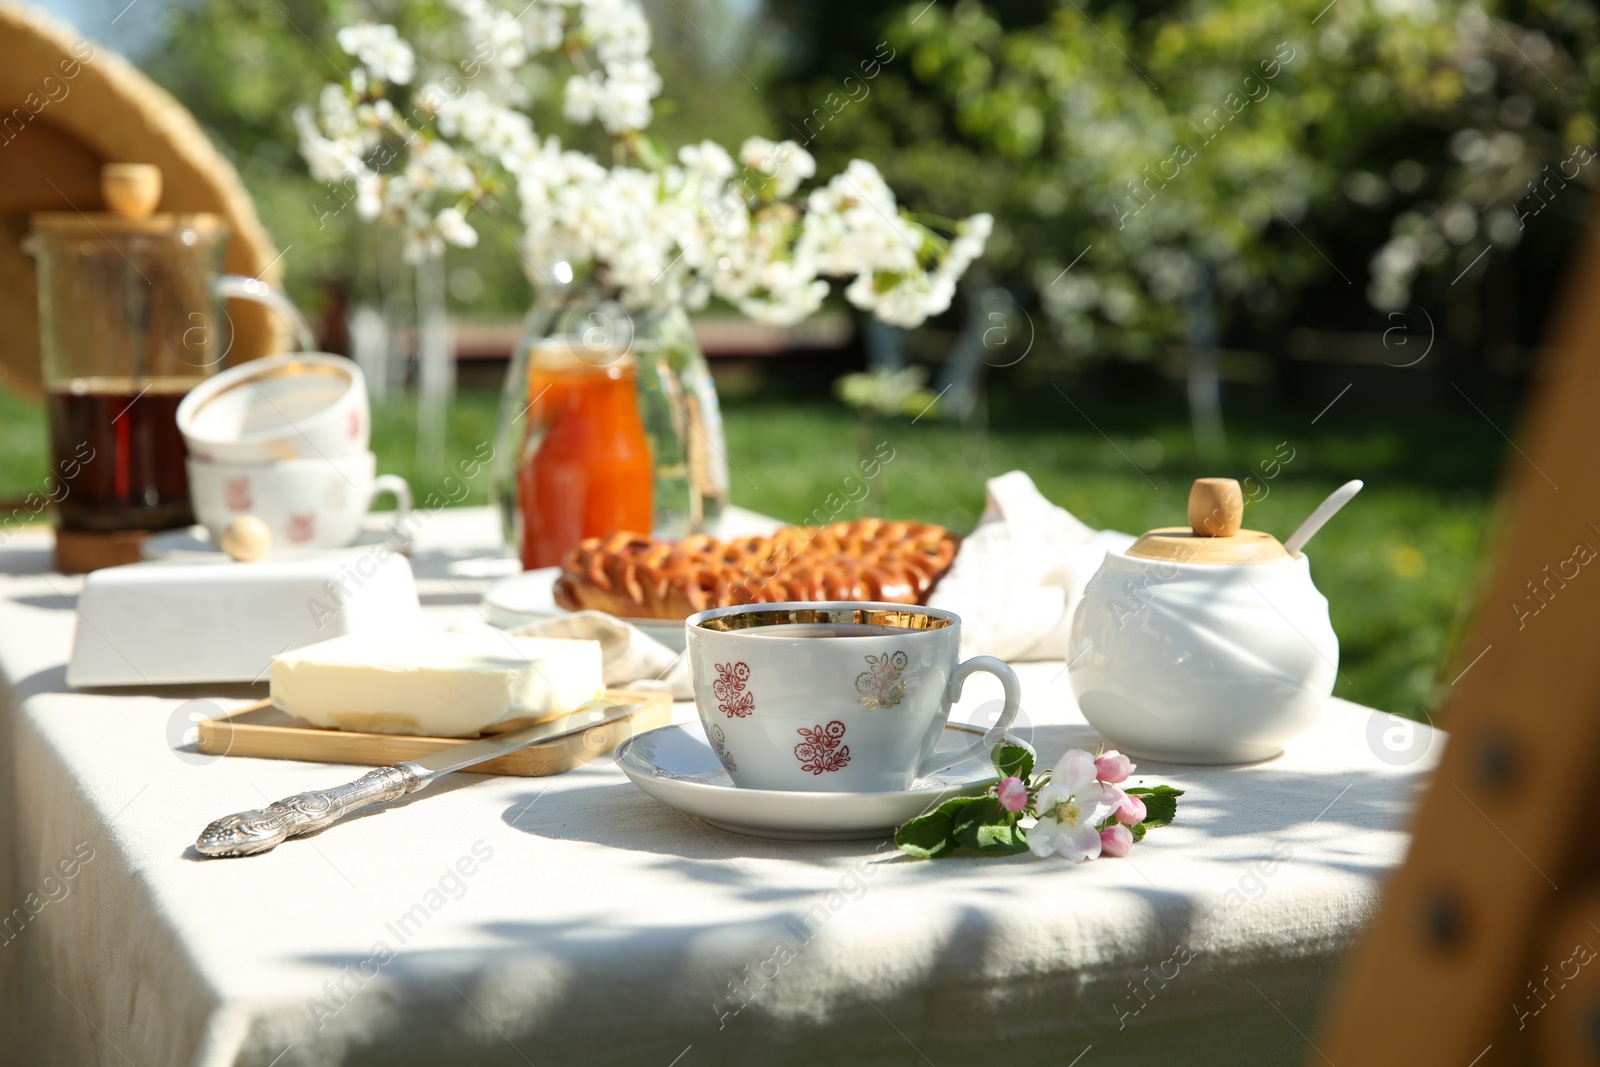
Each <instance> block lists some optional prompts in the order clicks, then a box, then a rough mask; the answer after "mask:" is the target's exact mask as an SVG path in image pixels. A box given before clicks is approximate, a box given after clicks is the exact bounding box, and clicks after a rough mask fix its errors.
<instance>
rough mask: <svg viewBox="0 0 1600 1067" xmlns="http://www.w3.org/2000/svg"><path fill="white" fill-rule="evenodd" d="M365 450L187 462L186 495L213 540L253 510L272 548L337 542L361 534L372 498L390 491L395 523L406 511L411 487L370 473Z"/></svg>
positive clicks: (373, 460)
mask: <svg viewBox="0 0 1600 1067" xmlns="http://www.w3.org/2000/svg"><path fill="white" fill-rule="evenodd" d="M376 468H377V457H375V456H374V455H373V454H372V453H371V452H363V453H361V454H360V455H356V456H341V457H339V458H337V459H298V460H286V461H284V462H282V463H216V462H212V463H207V462H205V461H204V460H198V459H191V460H190V461H189V497H190V499H191V500H192V501H193V503H194V513H195V518H197V519H199V520H200V522H201V524H202V525H204V526H205V527H206V529H207V531H208V532H209V533H210V534H211V540H212V543H213V544H216V543H219V542H220V539H221V537H222V529H223V527H225V526H227V525H228V523H230V522H232V521H233V520H234V519H235V518H237V517H239V516H240V515H254V516H255V517H256V518H258V519H260V520H261V521H262V522H264V523H266V524H267V529H268V530H270V531H271V532H272V551H273V552H274V553H280V552H283V551H286V550H294V549H306V548H343V547H344V546H346V545H349V544H351V543H353V542H354V541H355V540H356V538H357V536H359V535H360V533H361V530H362V526H363V525H364V523H365V521H366V518H367V512H368V511H370V510H371V508H372V503H373V501H374V500H375V499H376V498H377V497H378V496H380V495H382V494H383V493H393V494H394V495H395V498H396V499H397V501H398V510H397V512H396V514H395V520H394V521H395V523H396V524H398V525H397V526H396V529H400V528H401V527H402V526H404V525H406V524H405V519H406V516H407V515H408V514H409V513H410V511H411V489H410V487H409V486H408V485H406V482H405V479H403V478H400V477H398V476H397V475H393V474H382V475H375V471H376Z"/></svg>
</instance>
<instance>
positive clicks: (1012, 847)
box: [954, 796, 1028, 856]
mask: <svg viewBox="0 0 1600 1067" xmlns="http://www.w3.org/2000/svg"><path fill="white" fill-rule="evenodd" d="M973 799H974V800H976V801H977V803H976V804H972V805H969V806H968V807H966V808H964V809H962V811H961V813H960V814H959V815H957V816H956V820H955V833H954V837H955V842H956V845H957V846H959V847H960V848H964V849H966V850H967V851H968V852H976V853H978V854H979V855H981V856H993V855H1001V856H1009V855H1013V854H1014V853H1016V852H1019V851H1021V849H1025V848H1027V847H1028V845H1027V839H1026V838H1024V837H1022V836H1021V835H1019V834H1017V833H1015V830H1016V823H1017V817H1016V816H1015V815H1013V814H1012V813H1011V812H1009V811H1007V810H1006V809H1004V808H1002V807H1001V806H1000V802H999V801H998V800H996V799H995V798H994V797H990V796H983V797H974V798H973ZM1019 845H1020V847H1019Z"/></svg>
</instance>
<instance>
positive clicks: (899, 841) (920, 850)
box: [894, 797, 986, 860]
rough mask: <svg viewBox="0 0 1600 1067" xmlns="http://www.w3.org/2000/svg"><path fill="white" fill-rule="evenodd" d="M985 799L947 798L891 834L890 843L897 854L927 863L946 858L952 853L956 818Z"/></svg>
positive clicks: (954, 846)
mask: <svg viewBox="0 0 1600 1067" xmlns="http://www.w3.org/2000/svg"><path fill="white" fill-rule="evenodd" d="M984 799H986V798H984V797H951V798H950V799H949V800H947V801H945V802H944V803H943V804H940V805H939V806H938V807H937V808H935V809H933V810H932V811H930V812H926V813H924V814H922V815H918V816H917V817H916V818H915V819H912V820H910V821H909V822H907V823H906V824H905V825H904V826H902V827H900V829H898V830H896V831H895V832H894V843H895V844H896V845H897V846H898V847H899V849H900V851H901V852H904V853H905V854H906V855H908V856H915V857H917V858H918V859H924V860H931V859H939V858H940V857H943V856H948V855H950V854H952V853H953V852H955V850H956V840H955V828H956V820H957V818H958V817H959V816H960V815H961V814H962V813H963V812H964V811H965V809H967V808H969V807H971V806H972V805H973V804H976V803H978V802H980V801H982V800H984Z"/></svg>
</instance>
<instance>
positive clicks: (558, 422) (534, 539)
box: [517, 346, 653, 570]
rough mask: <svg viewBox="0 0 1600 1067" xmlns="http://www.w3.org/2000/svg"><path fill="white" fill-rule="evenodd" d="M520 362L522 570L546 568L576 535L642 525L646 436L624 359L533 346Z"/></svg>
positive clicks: (647, 524)
mask: <svg viewBox="0 0 1600 1067" xmlns="http://www.w3.org/2000/svg"><path fill="white" fill-rule="evenodd" d="M531 355H532V358H531V359H530V360H529V367H528V394H527V395H528V396H529V397H531V398H532V400H531V402H530V403H529V406H528V412H527V426H528V433H527V438H526V441H525V444H524V446H523V451H522V461H521V467H520V469H519V470H518V472H517V489H518V507H519V508H520V510H521V513H522V516H521V517H522V545H521V550H522V566H523V568H524V569H529V570H531V569H533V568H535V567H553V566H556V565H558V564H559V563H560V562H561V557H562V556H564V555H565V554H566V552H567V550H568V549H570V548H575V547H577V544H578V542H580V541H582V540H583V539H584V538H586V537H602V536H604V535H606V534H609V533H613V532H615V531H617V530H631V531H635V532H638V533H645V534H648V533H649V532H650V529H651V526H652V510H651V507H652V501H651V487H652V476H653V472H652V466H651V462H650V442H649V439H648V438H646V437H645V432H644V423H643V421H642V420H641V419H640V416H639V401H638V395H637V384H636V383H637V377H638V371H637V369H636V365H635V363H634V361H633V358H632V356H631V355H624V356H621V357H617V356H615V355H614V354H607V358H608V359H609V360H610V362H609V363H608V364H607V365H605V366H596V365H595V364H594V363H593V362H590V361H588V360H586V359H584V358H580V356H579V355H578V354H574V353H573V352H572V351H571V350H570V349H567V348H566V347H564V346H563V347H560V348H557V347H555V346H550V347H541V348H537V349H535V350H534V352H533V353H532V354H531Z"/></svg>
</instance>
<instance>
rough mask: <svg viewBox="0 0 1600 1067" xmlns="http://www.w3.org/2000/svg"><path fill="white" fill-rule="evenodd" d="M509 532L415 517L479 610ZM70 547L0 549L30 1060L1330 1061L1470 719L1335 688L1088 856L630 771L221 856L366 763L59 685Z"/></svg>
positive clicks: (450, 786)
mask: <svg viewBox="0 0 1600 1067" xmlns="http://www.w3.org/2000/svg"><path fill="white" fill-rule="evenodd" d="M492 540H493V526H492V520H491V518H490V515H489V513H488V512H487V511H486V510H472V511H462V512H455V513H445V514H441V515H440V516H437V517H436V518H435V519H434V520H433V521H432V522H431V523H430V524H429V525H428V526H427V527H426V528H425V529H424V530H423V541H422V545H421V550H420V551H419V555H418V561H417V569H418V573H419V586H420V589H421V593H422V597H423V602H424V604H425V605H426V606H427V610H428V611H429V612H431V613H432V614H434V615H435V616H437V617H438V618H440V619H441V620H444V619H447V618H448V619H470V618H475V617H476V611H475V608H474V607H473V605H474V604H475V602H476V600H477V598H478V596H479V595H480V594H481V592H482V590H483V589H484V588H485V587H486V585H487V584H488V579H486V578H483V577H475V576H474V575H481V573H482V570H481V568H478V567H475V566H474V565H473V564H472V563H471V562H470V560H471V559H472V558H473V557H475V556H481V555H484V554H486V553H487V552H488V550H489V546H490V545H491V543H492ZM48 561H49V552H48V537H47V536H46V535H45V533H44V532H43V531H38V532H32V531H30V532H29V533H28V534H25V535H23V536H19V537H18V538H16V539H15V540H14V541H13V542H12V543H11V545H10V546H9V547H7V548H6V549H5V550H4V551H0V678H3V681H4V683H5V685H6V687H7V691H6V692H4V693H3V695H0V724H3V730H4V733H3V735H0V739H3V741H4V747H3V749H0V804H3V808H0V811H3V815H0V849H3V851H0V875H3V877H0V889H3V890H4V892H5V896H4V898H3V905H4V906H5V907H6V908H7V909H15V910H11V911H10V917H9V918H8V919H6V921H5V923H4V925H3V927H0V939H3V940H4V944H3V945H0V968H3V970H0V975H3V979H0V981H3V985H0V1000H3V1002H4V1004H5V1005H6V1009H5V1010H7V1011H8V1013H9V1018H8V1019H7V1026H8V1030H9V1035H8V1036H7V1037H6V1038H5V1041H4V1044H5V1046H6V1049H7V1051H6V1053H5V1055H4V1056H3V1057H0V1058H4V1059H5V1060H6V1062H14V1063H18V1064H22V1063H26V1064H29V1065H36V1064H50V1063H60V1064H72V1065H75V1067H77V1065H84V1064H134V1065H138V1067H167V1065H177V1064H197V1065H222V1064H259V1065H277V1067H289V1065H293V1064H326V1063H336V1062H342V1063H373V1064H377V1063H382V1064H400V1063H405V1064H411V1063H415V1064H443V1063H457V1062H471V1063H473V1064H475V1065H479V1067H487V1065H492V1064H524V1063H537V1064H540V1065H541V1067H544V1065H548V1064H591V1063H640V1064H654V1065H659V1067H669V1065H672V1064H678V1065H681V1067H695V1065H698V1064H712V1063H740V1064H746V1063H747V1064H786V1063H795V1064H812V1063H818V1062H827V1060H828V1058H829V1057H833V1058H834V1059H835V1061H836V1062H840V1063H851V1064H855V1063H873V1064H875V1063H885V1064H914V1063H918V1064H920V1063H933V1064H939V1065H950V1064H957V1063H963V1062H972V1063H992V1062H1000V1061H1004V1062H1007V1063H1018V1064H1023V1063H1045V1062H1048V1063H1052V1064H1060V1065H1066V1064H1069V1063H1077V1062H1080V1061H1077V1060H1075V1059H1074V1057H1076V1056H1079V1055H1080V1054H1081V1053H1083V1052H1084V1050H1085V1049H1086V1048H1089V1047H1090V1046H1092V1052H1090V1053H1089V1054H1088V1055H1087V1056H1086V1057H1085V1058H1084V1059H1083V1060H1082V1061H1081V1062H1082V1063H1083V1064H1084V1065H1086V1067H1093V1065H1094V1064H1098V1063H1109V1062H1121V1063H1124V1064H1138V1063H1158V1062H1159V1063H1163V1064H1168V1063H1183V1064H1230V1065H1232V1064H1242V1063H1248V1064H1253V1065H1256V1064H1269V1063H1283V1064H1290V1063H1300V1062H1303V1061H1304V1059H1305V1058H1306V1056H1307V1055H1308V1053H1309V1049H1308V1046H1307V1045H1306V1043H1305V1039H1304V1038H1303V1037H1302V1036H1301V1032H1306V1033H1309V1032H1310V1031H1311V1030H1312V1029H1313V1027H1314V1025H1315V1017H1316V1013H1317V1009H1318V1006H1319V1002H1320V998H1321V997H1322V995H1323V993H1324V992H1325V990H1326V989H1327V987H1328V984H1329V981H1330V978H1331V976H1332V974H1333V970H1334V968H1335V965H1336V963H1337V958H1338V955H1339V953H1340V952H1341V950H1342V949H1343V948H1344V947H1345V946H1347V945H1348V944H1349V943H1350V942H1351V940H1352V938H1353V936H1354V935H1355V933H1356V931H1357V930H1358V928H1359V927H1360V925H1361V923H1362V921H1363V919H1364V918H1365V916H1366V915H1367V914H1368V912H1369V910H1370V909H1371V907H1372V906H1373V904H1374V901H1375V898H1376V895H1377V892H1378V887H1379V883H1380V882H1381V880H1382V878H1383V876H1384V874H1385V872H1387V871H1388V870H1390V869H1391V868H1392V867H1394V866H1395V864H1396V863H1398V862H1399V860H1400V859H1401V857H1402V856H1403V854H1404V851H1405V848H1406V843H1407V837H1406V834H1405V833H1404V831H1403V826H1404V823H1405V821H1406V818H1407V814H1408V812H1409V811H1410V809H1411V806H1412V804H1413V803H1414V801H1415V799H1416V797H1417V795H1418V793H1419V791H1420V790H1421V789H1422V788H1423V785H1424V780H1425V775H1426V772H1427V770H1428V769H1430V768H1431V767H1432V765H1433V763H1434V762H1435V759H1436V757H1437V754H1438V753H1437V749H1438V748H1439V742H1440V741H1441V740H1442V736H1431V735H1429V734H1427V732H1426V730H1425V728H1419V729H1422V732H1421V733H1420V734H1419V735H1417V737H1416V738H1414V739H1413V749H1414V751H1415V752H1419V753H1420V752H1423V751H1426V750H1427V749H1429V747H1430V737H1431V741H1432V743H1431V749H1432V751H1427V754H1426V755H1424V756H1421V757H1420V758H1416V759H1413V760H1411V761H1410V762H1405V761H1404V759H1402V758H1401V757H1397V756H1396V755H1395V753H1394V752H1393V751H1392V747H1391V748H1384V747H1383V743H1382V742H1381V741H1378V740H1375V739H1376V738H1379V737H1381V736H1382V729H1383V728H1384V727H1386V726H1393V724H1392V723H1388V722H1386V721H1385V720H1386V717H1377V718H1375V715H1376V713H1373V712H1370V711H1368V710H1366V709H1363V708H1360V707H1357V706H1354V705H1351V704H1346V703H1342V702H1338V701H1335V702H1334V703H1333V704H1332V706H1330V708H1329V709H1328V712H1327V714H1326V716H1325V717H1324V719H1323V720H1322V722H1321V723H1320V724H1319V725H1318V726H1317V727H1316V728H1315V729H1314V730H1313V731H1312V732H1311V733H1310V734H1309V735H1307V736H1306V737H1304V738H1302V739H1301V740H1300V741H1298V742H1297V743H1296V744H1295V745H1294V746H1293V747H1292V748H1291V750H1290V751H1289V752H1288V753H1287V754H1286V755H1285V756H1284V757H1282V758H1281V759H1278V760H1276V761H1273V762H1270V763H1267V764H1264V765H1261V766H1256V767H1247V768H1219V769H1204V768H1187V767H1185V768H1179V767H1147V768H1141V771H1144V770H1149V771H1152V772H1154V773H1153V774H1152V776H1151V777H1152V779H1153V780H1162V781H1167V782H1170V783H1172V784H1174V785H1177V786H1180V787H1182V788H1184V789H1187V790H1188V791H1189V792H1188V795H1187V796H1185V797H1184V799H1183V802H1182V806H1181V808H1180V816H1179V821H1178V823H1177V825H1175V826H1173V827H1170V828H1167V829H1164V830H1159V831H1156V832H1154V833H1152V834H1151V835H1150V837H1149V838H1148V839H1147V841H1146V842H1145V843H1144V844H1142V845H1140V846H1138V847H1137V848H1136V850H1135V851H1134V854H1133V856H1132V857H1131V859H1128V860H1103V861H1099V862H1095V863H1090V864H1087V865H1083V866H1075V865H1071V864H1067V863H1064V862H1061V861H1058V860H1053V859H1052V860H1037V859H1034V858H1032V857H1026V858H1019V859H1013V860H1009V861H995V860H978V859H954V860H944V861H937V862H917V861H912V860H909V859H906V858H902V857H898V856H896V855H895V854H894V852H893V850H892V847H890V846H886V845H883V844H879V843H875V842H854V843H849V842H846V843H817V844H812V843H794V842H781V841H768V840H762V839H758V838H749V837H741V836H738V835H734V834H730V833H725V832H723V831H720V830H716V829H713V828H711V827H709V826H706V825H705V824H702V823H699V822H697V821H695V820H693V819H690V818H688V817H686V816H684V815H682V814H680V813H678V812H676V811H673V810H671V809H669V808H666V807H664V806H662V805H661V804H659V803H657V802H656V801H654V800H652V799H650V798H648V797H646V796H645V795H643V794H642V793H640V792H639V791H638V790H636V789H635V788H634V787H633V786H632V785H631V784H630V783H629V782H628V781H627V780H626V779H625V778H624V777H623V775H622V773H621V772H620V771H618V770H617V769H616V768H615V767H614V766H611V765H610V764H609V763H607V762H601V763H598V764H594V765H591V766H588V767H585V768H583V769H580V770H578V771H575V772H572V773H570V774H567V775H565V776H562V777H559V778H552V779H524V778H490V777H480V776H473V775H466V776H459V777H458V778H456V779H455V780H453V781H451V782H448V783H444V784H442V785H441V786H440V787H438V788H436V789H434V790H431V791H429V792H426V793H423V794H421V795H419V796H416V797H413V798H410V800H409V801H408V802H403V803H400V804H396V805H394V806H393V807H391V808H389V809H387V810H382V811H379V812H375V813H372V814H368V815H364V816H361V817H358V818H353V819H350V820H348V821H346V822H343V823H340V824H338V825H336V826H335V827H333V828H332V829H330V830H328V831H326V832H324V833H323V834H321V835H320V836H317V837H315V838H311V839H306V840H302V841H295V842H290V843H289V844H287V845H285V846H284V847H281V848H279V849H277V850H276V851H274V852H271V853H268V854H266V855H263V856H260V857H255V858H251V859H242V860H227V861H216V860H209V861H208V860H201V859H198V858H195V856H194V854H193V853H192V851H189V846H190V844H191V843H192V841H193V840H194V837H195V835H196V833H198V831H199V830H200V828H201V827H202V826H204V825H205V824H206V823H207V822H208V821H210V820H211V819H212V818H215V817H216V816H218V815H221V814H224V813H227V812H231V811H237V810H240V809H243V808H249V807H253V806H259V805H261V804H263V803H265V802H267V801H271V800H274V799H276V798H278V797H282V796H285V795H288V794H291V793H295V792H299V791H301V790H304V789H308V788H314V787H320V786H327V785H331V784H336V783H338V782H342V781H345V780H347V779H349V778H353V777H355V774H356V773H359V770H358V769H353V768H347V767H338V766H330V765H319V764H310V763H295V762H285V761H272V760H254V759H238V758H221V759H214V760H213V759H208V758H206V757H201V756H199V755H198V754H195V753H193V752H192V751H182V750H179V751H175V750H174V747H173V744H174V741H173V740H171V739H170V736H169V735H171V733H172V730H173V729H174V725H173V724H174V718H173V717H174V709H175V708H176V707H177V706H178V705H179V704H180V703H181V702H182V701H183V700H185V699H194V698H196V697H207V698H211V699H217V700H218V703H220V704H222V705H223V706H225V707H226V706H231V703H230V702H231V701H237V700H241V699H244V698H247V697H249V696H251V695H252V692H251V691H244V690H238V691H235V692H233V693H231V694H227V699H223V694H224V692H225V691H219V690H217V689H216V688H215V687H212V688H209V689H205V690H197V691H194V692H185V691H175V692H163V693H160V694H154V693H148V692H122V693H116V694H111V693H93V694H89V693H71V692H69V691H67V689H66V687H65V683H64V680H63V664H64V663H65V660H66V658H67V654H68V650H69V647H70V642H71V636H72V630H73V625H74V619H75V616H74V611H73V598H74V595H75V593H76V590H77V588H78V585H79V583H78V581H77V580H75V579H69V578H64V577H61V576H59V575H54V574H50V573H48ZM464 561H465V562H464ZM1019 674H1020V675H1021V677H1022V681H1023V693H1024V709H1025V710H1024V720H1025V721H1026V723H1027V724H1028V728H1029V729H1031V731H1032V738H1033V742H1034V744H1035V745H1036V747H1038V749H1039V750H1040V753H1041V756H1042V757H1043V758H1045V759H1047V760H1053V759H1054V758H1055V757H1056V756H1058V755H1059V754H1060V752H1061V751H1063V750H1064V749H1065V748H1067V747H1070V746H1072V745H1079V746H1084V747H1090V746H1092V744H1093V743H1094V741H1095V737H1094V734H1093V732H1092V731H1091V730H1090V729H1089V728H1088V727H1087V726H1086V725H1085V724H1084V722H1083V720H1082V719H1081V717H1080V716H1079V715H1078V712H1077V709H1076V707H1075V705H1074V702H1073V699H1072V696H1071V693H1070V690H1069V688H1068V684H1067V678H1066V676H1065V672H1064V670H1063V668H1062V665H1061V664H1059V663H1055V664H1027V665H1023V667H1022V668H1021V669H1020V671H1019ZM996 695H997V694H996V693H992V692H990V691H989V690H987V689H985V688H983V687H982V685H981V684H980V683H978V682H975V683H974V684H973V685H972V686H971V687H970V691H969V696H968V699H967V700H966V701H965V702H964V705H963V707H964V708H965V710H966V711H967V712H969V713H970V711H971V709H972V707H973V706H975V705H977V704H978V703H981V702H983V701H986V700H990V699H993V698H994V697H995V696H996ZM677 714H678V717H679V718H680V719H681V720H687V719H689V718H691V717H692V711H691V709H690V708H689V706H688V705H680V706H679V707H678V709H677ZM956 717H957V718H961V717H963V716H962V711H961V710H959V709H958V711H957V714H956ZM178 725H179V726H181V725H182V724H181V722H180V723H179V724H178ZM1402 732H1403V728H1402ZM1389 743H1390V745H1391V746H1392V745H1393V743H1394V742H1393V735H1391V737H1390V740H1389ZM1380 752H1382V754H1383V755H1384V757H1386V758H1379V753H1380ZM68 871H70V872H71V874H70V876H69V875H68V874H67V872H68ZM998 1041H1003V1042H1004V1044H996V1042H998ZM13 1057H17V1058H13Z"/></svg>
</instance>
